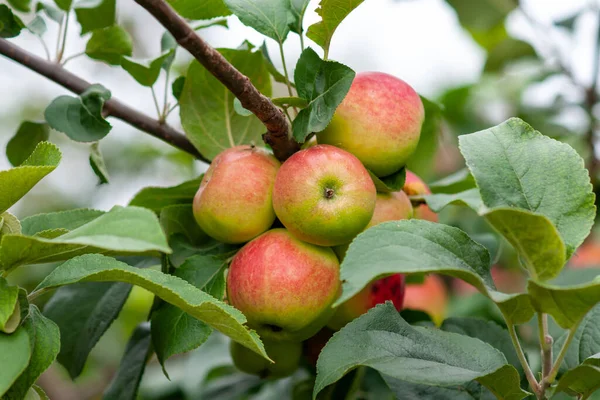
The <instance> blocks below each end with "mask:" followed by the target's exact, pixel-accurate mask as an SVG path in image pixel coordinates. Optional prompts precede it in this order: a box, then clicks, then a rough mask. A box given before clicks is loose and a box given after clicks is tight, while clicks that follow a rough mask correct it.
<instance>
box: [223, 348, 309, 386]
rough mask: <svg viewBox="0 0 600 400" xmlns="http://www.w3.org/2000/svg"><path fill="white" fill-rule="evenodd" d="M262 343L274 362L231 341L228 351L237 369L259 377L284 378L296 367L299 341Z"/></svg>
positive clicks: (299, 351)
mask: <svg viewBox="0 0 600 400" xmlns="http://www.w3.org/2000/svg"><path fill="white" fill-rule="evenodd" d="M263 344H264V345H265V350H266V351H267V354H268V355H269V358H270V359H271V360H273V361H274V363H271V362H269V361H268V360H265V359H264V358H263V357H261V356H260V355H258V354H256V353H255V352H253V351H252V350H250V349H248V348H246V347H244V346H242V345H241V344H239V343H237V342H234V341H231V344H230V345H229V352H230V354H231V358H232V359H233V363H234V365H235V366H236V367H237V369H239V370H240V371H242V372H245V373H247V374H252V375H258V376H259V377H261V378H284V377H286V376H289V375H291V374H293V373H294V372H295V371H296V370H297V369H298V366H299V365H300V357H301V356H302V344H301V343H299V342H268V341H263Z"/></svg>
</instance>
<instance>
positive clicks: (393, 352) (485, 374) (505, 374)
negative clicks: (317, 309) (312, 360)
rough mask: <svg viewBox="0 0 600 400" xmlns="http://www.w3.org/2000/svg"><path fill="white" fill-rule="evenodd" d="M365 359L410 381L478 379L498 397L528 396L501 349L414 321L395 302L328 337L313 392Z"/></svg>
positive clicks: (441, 383)
mask: <svg viewBox="0 0 600 400" xmlns="http://www.w3.org/2000/svg"><path fill="white" fill-rule="evenodd" d="M361 365H362V366H367V367H371V368H374V369H376V370H377V371H379V372H380V373H382V374H384V375H386V376H390V377H392V378H396V379H400V380H402V381H406V382H412V383H417V384H423V385H434V386H454V385H462V384H465V383H467V382H470V381H472V380H478V381H479V382H480V383H481V384H483V385H484V386H486V387H487V388H488V389H490V390H491V391H492V392H493V393H495V394H496V395H497V396H498V397H499V398H503V399H515V400H519V399H522V398H524V397H526V396H527V393H526V392H523V391H522V390H521V388H520V385H519V374H518V373H517V371H516V370H515V369H514V367H512V366H510V365H507V363H506V358H505V357H504V355H503V354H502V353H501V352H500V351H498V350H497V349H495V348H493V347H492V346H490V345H489V344H487V343H484V342H482V341H481V340H478V339H474V338H471V337H468V336H463V335H459V334H456V333H451V332H444V331H440V330H437V329H432V328H423V327H413V326H411V325H409V324H408V323H407V322H406V321H404V320H403V319H402V317H400V315H399V314H398V311H397V310H396V308H395V307H394V305H393V304H392V303H391V302H387V303H385V304H381V305H378V306H376V307H375V308H373V309H371V310H370V311H369V312H368V313H366V314H364V315H363V316H361V317H359V318H357V319H355V320H354V321H353V322H351V323H349V324H348V325H346V326H345V327H344V328H342V329H341V330H340V331H339V332H338V333H337V334H335V335H334V336H333V337H332V338H331V339H330V340H329V342H328V343H327V345H326V346H325V347H324V348H323V350H322V351H321V354H320V356H319V360H318V362H317V379H316V382H315V388H314V392H313V398H315V397H316V395H317V394H318V393H319V392H320V391H321V390H323V389H324V388H325V387H326V386H328V385H330V384H332V383H334V382H336V381H337V380H339V379H340V378H342V376H344V375H345V374H346V373H347V372H349V371H350V370H351V369H353V368H356V367H357V366H361Z"/></svg>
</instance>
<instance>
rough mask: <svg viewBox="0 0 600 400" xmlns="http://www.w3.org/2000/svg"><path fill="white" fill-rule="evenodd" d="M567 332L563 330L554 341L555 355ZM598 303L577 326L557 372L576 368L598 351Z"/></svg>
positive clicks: (599, 348)
mask: <svg viewBox="0 0 600 400" xmlns="http://www.w3.org/2000/svg"><path fill="white" fill-rule="evenodd" d="M568 335H569V332H565V333H564V334H563V335H561V336H560V337H559V338H558V339H556V340H555V342H554V354H555V355H557V354H558V353H559V352H560V349H561V348H562V347H563V345H564V343H565V341H566V340H567V337H568ZM599 337H600V304H597V305H595V306H594V308H592V310H591V311H590V312H588V313H587V314H586V316H585V317H584V318H583V321H581V323H580V324H579V326H578V327H577V331H575V336H573V339H572V342H571V345H570V346H569V348H568V349H567V353H566V354H565V358H564V360H563V362H562V364H561V366H560V370H559V373H561V374H562V373H565V372H566V371H568V370H570V369H574V368H576V367H577V366H578V365H580V364H581V363H583V362H584V361H585V360H586V359H588V358H589V357H592V356H593V355H594V354H598V353H600V341H598V338H599Z"/></svg>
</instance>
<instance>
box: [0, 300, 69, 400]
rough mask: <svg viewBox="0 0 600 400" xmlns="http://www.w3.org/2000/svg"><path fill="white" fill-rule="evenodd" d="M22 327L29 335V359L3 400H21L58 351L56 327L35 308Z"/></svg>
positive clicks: (58, 337) (31, 308) (58, 338)
mask: <svg viewBox="0 0 600 400" xmlns="http://www.w3.org/2000/svg"><path fill="white" fill-rule="evenodd" d="M63 312H64V310H63ZM23 327H24V328H25V330H27V332H28V333H29V340H30V341H31V343H32V344H31V359H30V361H29V365H28V366H27V368H26V369H25V371H23V373H22V374H21V375H20V376H19V378H18V379H17V381H16V382H15V383H14V384H13V386H12V387H11V388H10V390H9V391H8V392H7V393H6V395H5V396H4V397H3V399H4V400H21V399H23V398H24V397H25V396H26V394H27V392H28V391H29V388H31V387H32V385H33V384H34V383H35V381H37V379H38V378H39V377H40V375H42V373H43V372H44V371H45V370H46V369H48V368H49V367H50V365H52V363H53V362H54V360H55V359H56V355H57V354H58V351H59V350H60V332H59V330H58V326H56V324H55V323H54V322H52V321H51V320H49V319H48V318H46V317H44V316H43V315H42V314H41V313H40V310H38V308H37V307H36V306H34V305H32V306H31V307H30V312H29V317H28V318H27V320H26V323H25V325H24V326H23ZM79 334H81V332H79Z"/></svg>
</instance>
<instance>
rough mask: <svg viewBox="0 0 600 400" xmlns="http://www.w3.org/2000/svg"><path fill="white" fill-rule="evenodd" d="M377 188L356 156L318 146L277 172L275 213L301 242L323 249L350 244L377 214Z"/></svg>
mask: <svg viewBox="0 0 600 400" xmlns="http://www.w3.org/2000/svg"><path fill="white" fill-rule="evenodd" d="M376 194H377V192H376V190H375V184H374V183H373V180H372V179H371V176H370V175H369V173H368V172H367V170H366V169H365V167H364V166H363V165H362V164H361V163H360V161H359V160H358V159H357V158H356V157H354V156H353V155H352V154H350V153H348V152H347V151H344V150H342V149H338V148H337V147H334V146H328V145H317V146H313V147H310V148H308V149H306V150H301V151H299V152H297V153H295V154H294V155H293V156H291V157H290V158H289V159H288V160H287V161H286V162H285V163H283V165H282V166H281V168H280V169H279V172H278V173H277V177H276V179H275V186H274V189H273V207H274V208H275V213H276V214H277V217H278V218H279V220H280V221H281V223H282V224H283V225H284V226H285V227H286V228H287V229H288V230H289V231H290V232H291V233H292V234H293V235H294V236H296V237H297V238H299V239H301V240H304V241H305V242H309V243H313V244H317V245H319V246H335V245H339V244H343V243H348V242H350V241H351V240H352V238H353V237H354V236H356V235H357V234H358V233H359V232H360V231H362V230H363V229H364V228H365V226H367V224H368V223H369V220H370V219H371V217H372V216H373V212H374V210H375V198H376Z"/></svg>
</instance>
